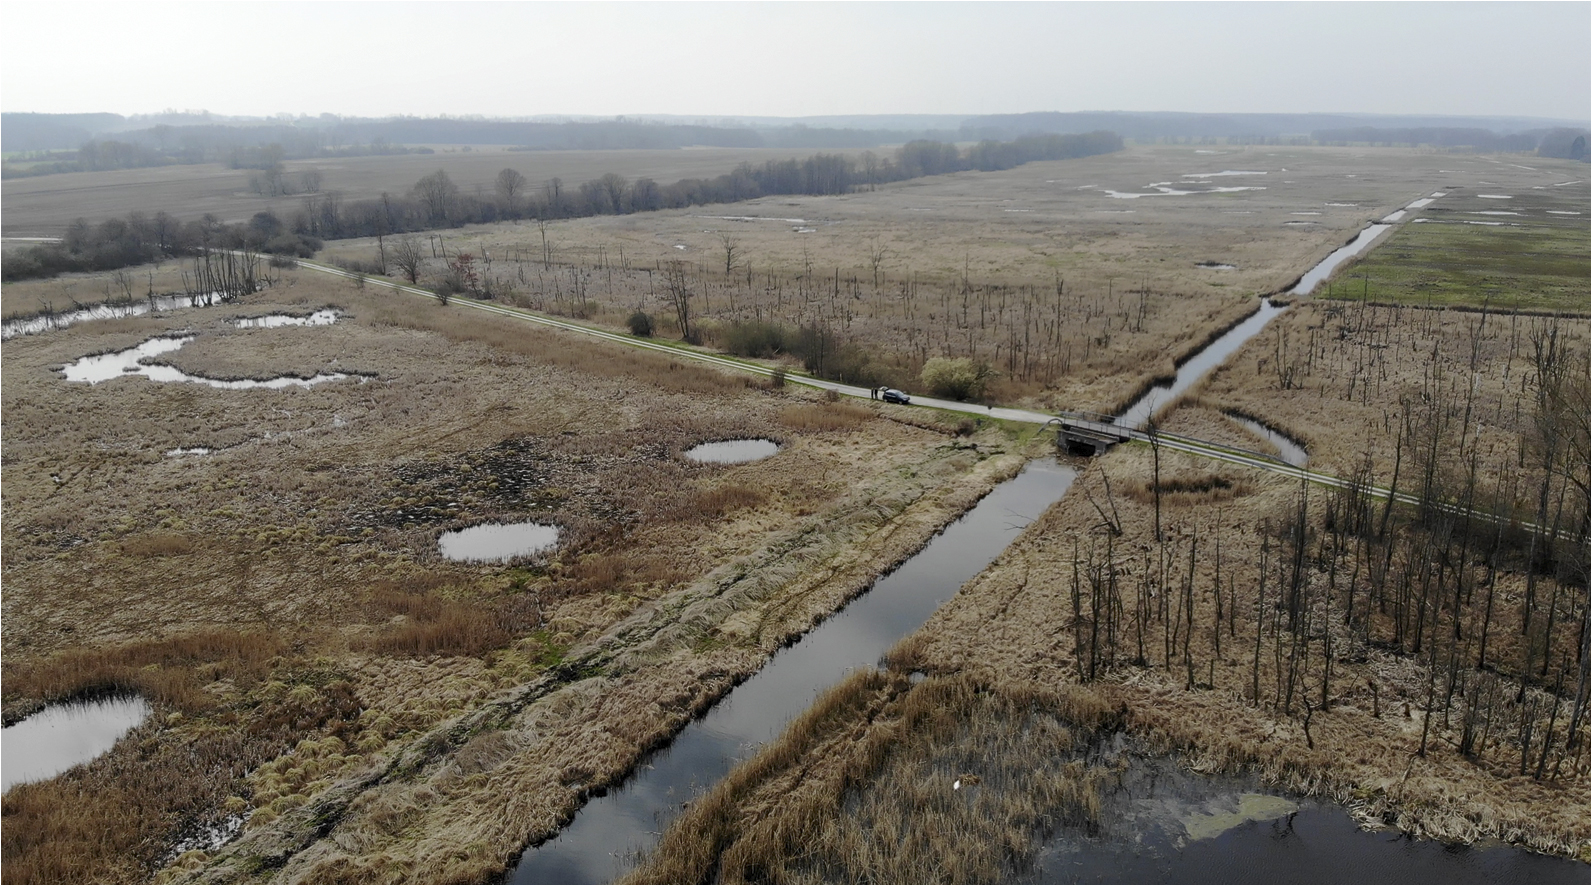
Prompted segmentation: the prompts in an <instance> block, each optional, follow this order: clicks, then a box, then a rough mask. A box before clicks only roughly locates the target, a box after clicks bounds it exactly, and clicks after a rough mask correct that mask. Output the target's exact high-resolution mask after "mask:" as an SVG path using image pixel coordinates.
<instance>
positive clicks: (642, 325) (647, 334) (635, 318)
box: [625, 311, 652, 338]
mask: <svg viewBox="0 0 1592 886" xmlns="http://www.w3.org/2000/svg"><path fill="white" fill-rule="evenodd" d="M625 324H626V325H628V326H629V327H630V334H631V335H634V336H639V337H641V338H651V337H652V317H651V315H649V314H648V313H647V312H646V311H637V312H635V313H634V314H631V315H630V319H629V320H626V321H625Z"/></svg>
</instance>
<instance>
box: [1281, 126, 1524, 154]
mask: <svg viewBox="0 0 1592 886" xmlns="http://www.w3.org/2000/svg"><path fill="white" fill-rule="evenodd" d="M1542 135H1543V133H1542V132H1541V131H1540V130H1538V131H1532V132H1515V133H1510V134H1507V135H1500V134H1499V133H1496V132H1493V131H1491V130H1488V129H1473V128H1459V127H1441V126H1424V127H1397V128H1395V127H1378V126H1354V127H1348V128H1343V129H1317V130H1315V131H1313V132H1311V133H1310V137H1311V139H1313V140H1315V141H1317V142H1321V143H1323V144H1329V145H1330V144H1370V145H1385V146H1390V147H1391V146H1393V145H1410V146H1415V145H1430V146H1432V147H1436V148H1473V149H1475V150H1478V151H1498V152H1507V153H1522V152H1525V151H1535V150H1536V149H1537V145H1538V144H1540V143H1541V141H1542Z"/></svg>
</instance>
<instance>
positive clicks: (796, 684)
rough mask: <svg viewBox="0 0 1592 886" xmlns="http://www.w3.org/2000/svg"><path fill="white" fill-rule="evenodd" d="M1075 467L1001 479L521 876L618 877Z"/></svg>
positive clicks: (1062, 489)
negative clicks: (685, 807)
mask: <svg viewBox="0 0 1592 886" xmlns="http://www.w3.org/2000/svg"><path fill="white" fill-rule="evenodd" d="M1074 476H1076V474H1075V472H1074V471H1073V470H1072V469H1071V468H1068V467H1065V466H1062V465H1059V464H1057V463H1056V462H1054V461H1049V460H1040V461H1033V462H1030V463H1029V464H1028V466H1027V467H1025V468H1024V469H1023V471H1022V473H1020V474H1018V475H1017V476H1016V477H1014V478H1012V479H1011V480H1008V481H1006V482H1005V483H1002V484H1000V485H999V486H996V487H995V489H994V491H992V492H991V493H990V494H989V495H987V496H985V497H984V499H983V500H982V501H980V502H979V503H978V505H977V506H975V507H974V508H973V509H972V510H970V511H968V512H967V513H966V514H963V515H962V517H961V518H960V519H959V520H957V521H956V522H955V523H952V524H951V525H950V526H949V527H947V528H946V529H945V531H944V532H942V533H941V534H939V535H937V536H935V538H934V539H933V540H932V541H930V542H929V544H928V546H927V547H925V548H924V549H923V550H922V551H919V552H918V554H917V555H916V556H914V557H912V558H911V559H909V560H907V562H906V563H904V564H902V566H901V567H900V568H899V569H897V570H896V571H894V572H892V573H890V574H889V575H887V576H885V577H884V578H881V579H879V581H878V582H876V583H875V584H874V586H873V589H872V590H870V591H869V592H867V593H866V594H865V595H863V596H861V597H858V598H857V599H856V600H854V601H852V602H851V603H850V604H849V605H848V606H846V607H845V608H844V609H842V610H840V612H838V613H836V614H835V615H834V616H833V617H831V618H830V619H829V620H828V621H826V622H824V623H823V624H821V625H819V626H818V627H817V628H815V629H814V630H812V631H811V632H809V633H808V634H807V635H806V636H805V637H803V638H802V639H801V640H800V641H799V642H797V643H796V644H795V645H794V646H791V647H790V648H788V649H783V650H781V651H780V652H778V653H777V654H776V655H775V656H774V658H773V660H772V661H770V662H769V663H768V664H767V665H766V666H764V668H763V669H762V670H761V671H759V672H758V673H757V674H756V675H755V676H753V677H752V678H751V679H750V680H747V681H746V682H745V683H742V684H741V685H740V686H738V687H736V688H735V689H734V690H733V691H732V692H730V694H729V695H727V696H725V697H724V698H723V699H722V700H721V701H719V703H718V704H716V705H714V706H713V708H712V709H711V710H709V711H708V713H707V714H706V715H704V716H703V717H702V718H701V719H699V720H696V721H694V722H693V723H691V724H690V725H689V726H687V727H686V728H685V729H684V730H683V731H682V732H681V733H680V734H679V735H678V736H676V737H675V739H674V742H673V743H672V744H670V745H669V746H668V747H667V748H664V749H662V750H660V751H657V752H656V753H654V754H652V755H651V756H649V757H647V758H646V759H644V760H643V761H642V762H641V764H640V766H639V767H638V768H637V770H636V772H635V773H634V774H633V775H632V776H631V777H630V779H629V780H628V781H626V782H625V783H624V784H623V785H622V786H620V787H619V788H617V789H616V790H614V791H611V792H609V793H608V794H606V795H604V796H602V797H599V798H596V799H593V800H592V801H590V802H589V803H587V804H586V806H585V808H583V809H581V810H580V812H579V814H577V815H576V817H575V820H574V822H572V823H571V824H570V825H569V826H568V827H566V828H564V830H563V831H561V832H560V833H559V834H558V835H557V836H555V837H554V838H552V839H551V840H548V841H547V842H546V843H543V844H541V845H540V846H533V847H532V848H530V849H528V850H526V852H525V854H524V855H523V856H522V857H521V858H520V862H519V865H518V866H517V867H516V868H515V869H514V870H513V872H511V873H510V875H509V882H511V883H599V882H600V883H608V882H612V881H613V880H615V879H616V878H618V877H619V876H620V875H622V874H624V872H625V871H627V870H629V869H630V867H631V866H632V865H633V864H634V862H635V860H636V857H637V856H638V855H639V854H640V853H641V852H644V851H646V850H648V849H650V848H652V846H653V844H654V843H656V842H657V839H658V835H659V833H660V832H662V831H663V829H664V828H665V827H666V826H667V825H668V824H669V822H670V821H671V820H672V819H673V818H674V817H675V815H677V814H678V813H679V812H680V809H681V805H682V804H683V803H685V802H687V801H689V800H691V799H693V798H694V797H696V796H697V794H698V793H699V792H700V791H702V790H704V789H706V788H707V787H709V786H711V785H712V784H713V783H714V782H716V781H718V780H719V779H720V778H722V777H724V776H725V775H726V774H727V773H728V772H729V771H730V769H731V768H733V767H734V766H735V764H736V763H739V762H740V761H741V760H744V759H746V758H747V757H750V756H751V755H752V754H753V753H755V752H756V751H757V749H758V747H759V746H760V745H762V744H764V743H767V742H769V741H772V740H774V739H775V738H776V737H778V735H779V734H780V732H782V731H783V730H784V728H785V725H786V724H787V723H789V722H790V721H791V719H792V718H793V717H795V716H796V715H797V714H800V713H801V712H802V711H804V710H806V709H807V708H808V706H810V705H811V704H812V702H813V700H814V699H815V698H817V696H818V694H819V693H820V692H822V691H823V690H825V689H827V688H829V687H830V686H832V685H834V684H835V683H837V682H839V681H840V679H841V678H842V677H844V676H845V675H846V673H847V672H849V671H851V670H854V669H856V668H867V667H873V666H874V665H875V664H876V663H877V662H878V660H879V658H880V656H882V655H883V654H884V653H885V652H886V651H888V650H889V649H890V647H891V646H894V645H895V643H896V641H898V640H900V639H901V638H902V637H904V636H906V635H907V634H910V633H912V632H913V631H915V630H917V628H918V627H919V626H921V625H922V624H923V622H924V621H926V620H927V619H928V617H929V615H931V614H932V613H933V612H934V610H935V609H936V608H937V607H938V606H939V605H940V604H941V603H942V602H944V601H945V600H948V599H950V597H951V595H953V594H955V593H956V592H957V590H958V589H959V588H961V587H962V585H963V584H964V583H966V582H967V581H968V580H969V579H971V578H972V577H973V576H975V575H977V574H978V573H979V572H980V571H982V570H983V569H984V567H985V566H987V565H989V562H990V561H991V560H993V559H995V557H996V556H998V555H999V554H1000V552H1001V551H1003V550H1005V549H1006V546H1007V545H1008V544H1009V543H1011V541H1012V539H1014V538H1016V537H1017V534H1018V533H1019V532H1021V531H1022V529H1023V527H1024V526H1026V525H1027V524H1028V522H1029V521H1030V520H1033V519H1034V518H1035V517H1037V516H1039V515H1040V514H1041V513H1043V512H1044V511H1045V509H1046V508H1049V507H1050V506H1051V505H1052V504H1054V503H1056V502H1057V501H1059V500H1060V499H1061V497H1062V495H1063V494H1064V493H1066V491H1067V488H1068V487H1070V486H1071V485H1072V480H1073V477H1074Z"/></svg>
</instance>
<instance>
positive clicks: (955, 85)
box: [0, 2, 1592, 121]
mask: <svg viewBox="0 0 1592 886" xmlns="http://www.w3.org/2000/svg"><path fill="white" fill-rule="evenodd" d="M0 26H3V28H4V33H5V44H4V45H5V52H4V53H3V55H0V84H3V86H0V107H3V108H4V110H6V111H34V112H48V113H76V112H95V111H104V112H113V113H120V114H140V113H153V112H158V111H161V110H164V109H168V108H173V109H179V110H190V109H191V110H199V109H207V110H210V111H213V112H216V113H221V114H234V115H265V114H274V113H281V112H287V113H293V114H299V113H311V114H316V113H333V114H343V115H364V116H384V115H389V114H411V115H419V116H434V115H439V114H452V115H471V114H479V115H486V116H530V115H539V114H580V115H616V114H682V115H692V116H700V117H718V116H730V115H766V116H807V115H835V114H882V113H891V114H912V113H916V114H996V113H1016V112H1024V111H1040V110H1045V111H1080V110H1124V111H1188V112H1212V113H1249V112H1294V113H1309V112H1361V113H1386V114H1451V115H1509V116H1530V117H1552V118H1559V119H1565V120H1573V121H1585V120H1586V119H1587V117H1588V107H1589V105H1592V86H1589V83H1592V60H1589V42H1592V41H1589V40H1588V34H1589V33H1592V4H1588V3H1585V2H1563V3H1516V2H1507V3H1440V2H1437V3H1195V2H1189V3H857V4H849V3H848V4H838V3H837V4H831V3H721V4H710V3H661V2H660V3H506V2H505V3H465V2H434V3H387V2H369V3H117V4H100V3H67V2H62V3H47V4H46V3H7V4H4V5H3V7H0Z"/></svg>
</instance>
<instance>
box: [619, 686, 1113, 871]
mask: <svg viewBox="0 0 1592 886" xmlns="http://www.w3.org/2000/svg"><path fill="white" fill-rule="evenodd" d="M898 657H900V656H898ZM1117 720H1118V716H1117V713H1116V711H1115V710H1114V709H1112V708H1111V707H1110V706H1109V705H1107V704H1106V702H1105V701H1104V699H1103V698H1102V697H1101V696H1100V695H1099V694H1097V693H1095V692H1093V691H1091V690H1089V689H1085V688H1080V687H1068V688H1065V689H1063V690H1061V691H1059V692H1057V691H1052V690H1049V689H1045V688H1042V687H1036V686H1032V685H1009V686H1005V687H994V686H991V685H988V684H983V683H980V682H978V681H975V680H971V679H967V678H964V677H947V678H936V677H930V678H928V679H926V680H923V681H922V682H920V683H918V684H917V685H913V684H912V683H911V682H910V681H909V680H907V679H906V678H905V676H903V675H902V674H901V673H900V672H899V671H897V672H894V673H881V672H863V673H859V674H856V675H854V676H853V677H851V678H849V679H848V680H847V681H845V682H844V683H842V684H840V685H839V686H837V687H835V688H834V689H833V690H831V691H830V692H829V693H827V694H826V695H825V696H824V697H823V698H822V699H821V700H820V701H819V702H818V703H817V704H816V705H814V706H813V708H811V709H810V710H809V711H808V712H807V713H806V714H804V715H803V716H802V717H800V718H798V719H797V720H796V721H795V722H793V723H792V724H791V726H790V727H789V728H788V729H787V730H786V732H785V734H784V735H782V736H781V737H780V739H779V741H777V742H776V743H775V744H774V745H771V746H770V748H769V749H768V750H767V751H765V752H764V753H762V754H760V755H759V756H758V757H757V758H755V759H754V760H752V761H750V762H748V763H747V764H745V765H743V766H742V767H740V768H739V769H737V770H736V771H735V772H733V773H732V774H731V775H730V776H729V777H727V778H726V779H725V780H724V781H723V782H721V784H720V785H719V786H718V787H716V788H715V789H714V790H712V791H711V792H710V793H709V794H708V795H707V796H706V797H704V798H702V799H701V800H700V801H698V802H697V803H695V804H693V805H692V806H691V808H690V811H689V812H687V813H686V814H685V815H684V816H682V818H681V819H679V820H678V821H677V822H676V823H675V824H674V825H673V826H672V827H671V828H670V829H669V831H668V832H667V833H666V834H665V836H664V839H663V841H662V842H660V844H659V846H658V848H657V849H656V850H655V851H654V852H653V854H652V855H651V856H650V857H649V858H647V859H646V861H645V862H644V863H643V864H642V865H641V866H640V867H639V868H638V869H637V870H636V871H634V872H633V873H632V874H631V875H630V877H629V878H628V879H629V881H630V882H692V883H697V882H714V881H717V882H768V881H773V882H788V881H797V882H810V881H818V882H980V881H986V882H988V881H1001V880H1010V879H1012V878H1013V877H1014V876H1016V875H1017V874H1018V873H1019V871H1020V870H1021V869H1022V867H1023V865H1024V864H1025V863H1026V860H1027V859H1028V858H1030V857H1031V855H1032V853H1033V852H1035V851H1036V850H1037V848H1038V845H1039V841H1040V839H1041V838H1042V836H1043V835H1044V834H1045V833H1046V832H1048V831H1049V830H1050V829H1051V828H1053V827H1055V826H1057V825H1061V824H1075V825H1080V826H1084V827H1090V826H1092V824H1093V823H1094V822H1095V821H1096V819H1097V817H1098V815H1099V810H1100V796H1099V791H1098V787H1097V786H1098V784H1099V780H1100V779H1102V778H1104V777H1107V775H1108V774H1109V773H1107V772H1105V771H1103V770H1100V769H1097V768H1090V767H1088V766H1086V765H1084V764H1083V763H1082V762H1080V761H1078V760H1077V759H1075V757H1076V753H1077V752H1078V751H1079V750H1080V749H1082V748H1083V747H1084V746H1085V745H1087V743H1088V742H1089V740H1090V739H1091V737H1093V736H1095V735H1097V734H1099V733H1100V732H1101V731H1103V730H1110V729H1114V728H1116V725H1117Z"/></svg>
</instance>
